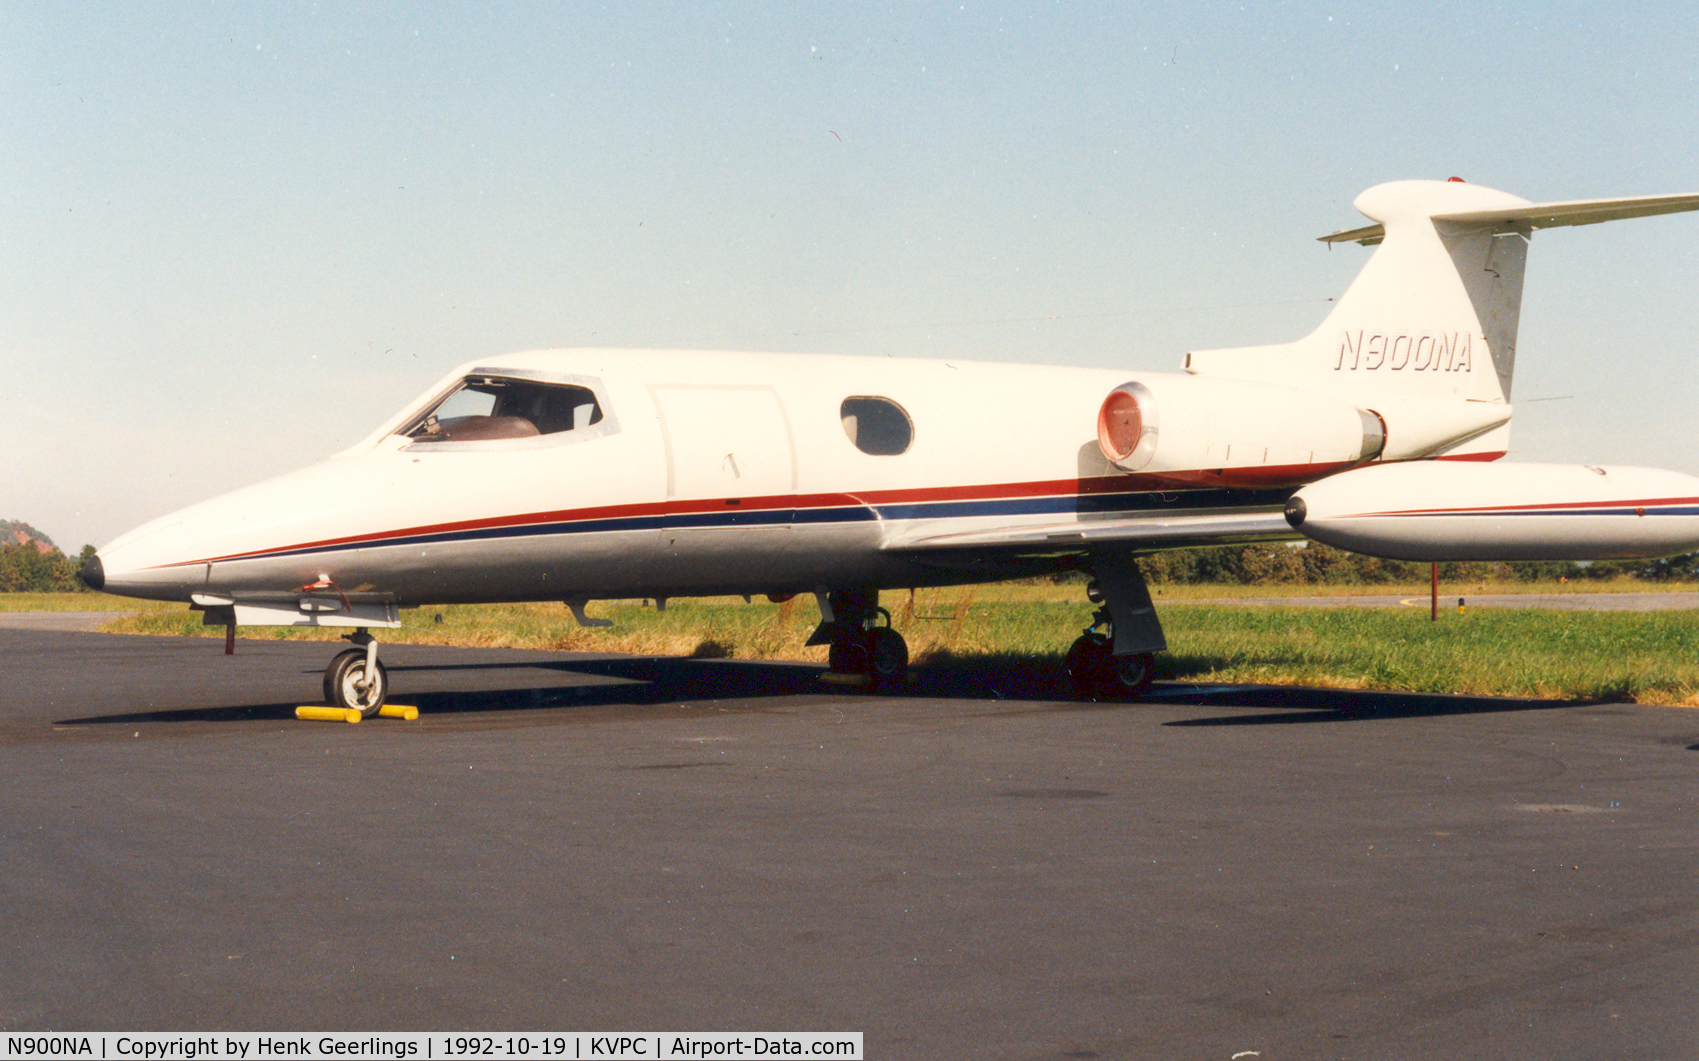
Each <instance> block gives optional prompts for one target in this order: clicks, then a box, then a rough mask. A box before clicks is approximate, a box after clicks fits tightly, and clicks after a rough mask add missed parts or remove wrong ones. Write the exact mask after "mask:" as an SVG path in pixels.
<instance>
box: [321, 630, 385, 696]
mask: <svg viewBox="0 0 1699 1061" xmlns="http://www.w3.org/2000/svg"><path fill="white" fill-rule="evenodd" d="M343 640H345V641H351V642H353V643H354V644H355V645H357V646H359V647H358V648H350V649H347V650H345V651H343V652H340V653H338V654H337V656H336V658H335V659H333V660H331V661H330V666H328V667H326V668H325V671H324V698H325V701H326V702H327V703H329V704H330V705H331V706H333V707H343V708H350V707H351V708H354V709H356V710H358V711H359V712H360V715H361V717H363V718H373V717H376V715H377V713H378V709H379V708H381V707H383V701H384V697H385V696H387V695H389V675H388V673H386V672H385V671H384V669H383V664H382V663H379V662H378V641H377V638H375V637H373V636H372V635H371V634H370V633H368V632H367V631H366V628H365V627H361V628H360V629H358V630H356V631H354V632H353V633H351V634H344V635H343Z"/></svg>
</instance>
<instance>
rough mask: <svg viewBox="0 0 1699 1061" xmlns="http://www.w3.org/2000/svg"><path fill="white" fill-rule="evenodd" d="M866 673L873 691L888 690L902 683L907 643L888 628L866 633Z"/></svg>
mask: <svg viewBox="0 0 1699 1061" xmlns="http://www.w3.org/2000/svg"><path fill="white" fill-rule="evenodd" d="M867 673H868V676H869V677H871V678H872V679H873V687H874V688H875V689H889V688H894V687H896V686H899V685H901V684H902V682H903V675H905V674H907V673H908V642H907V641H904V640H903V635H902V634H899V633H897V632H896V631H895V630H893V629H891V628H890V627H888V626H876V627H874V628H873V629H871V630H869V631H868V632H867Z"/></svg>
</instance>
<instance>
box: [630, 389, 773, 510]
mask: <svg viewBox="0 0 1699 1061" xmlns="http://www.w3.org/2000/svg"><path fill="white" fill-rule="evenodd" d="M653 393H654V395H655V405H656V408H658V409H659V410H660V414H661V432H662V434H663V435H664V436H665V438H666V443H667V497H668V499H669V500H674V499H676V500H680V501H690V500H704V499H708V498H727V499H742V498H747V497H766V496H771V495H775V494H780V495H782V494H791V493H795V492H796V445H795V443H794V442H793V440H792V438H791V430H790V422H789V420H788V419H786V417H785V410H784V406H783V405H782V404H780V402H779V395H778V392H777V391H775V390H774V389H773V388H772V387H748V386H734V385H727V386H718V385H712V384H708V385H695V386H693V385H683V384H669V385H658V386H655V387H654V388H653Z"/></svg>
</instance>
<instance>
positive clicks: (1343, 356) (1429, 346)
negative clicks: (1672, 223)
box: [1186, 181, 1528, 403]
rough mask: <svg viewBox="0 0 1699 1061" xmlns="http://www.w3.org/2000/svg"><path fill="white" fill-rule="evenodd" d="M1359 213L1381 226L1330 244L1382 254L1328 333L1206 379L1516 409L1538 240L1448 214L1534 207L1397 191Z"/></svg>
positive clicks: (1499, 199) (1399, 186) (1205, 360)
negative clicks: (1356, 245) (1527, 286)
mask: <svg viewBox="0 0 1699 1061" xmlns="http://www.w3.org/2000/svg"><path fill="white" fill-rule="evenodd" d="M1355 205H1356V207H1357V209H1358V210H1360V211H1362V212H1363V213H1364V214H1365V215H1366V216H1368V217H1369V218H1370V219H1372V220H1374V221H1376V222H1378V224H1376V225H1372V226H1369V227H1367V228H1363V229H1356V230H1353V231H1351V232H1344V233H1338V234H1337V235H1336V236H1333V237H1328V239H1329V240H1330V241H1333V242H1343V241H1346V240H1352V241H1356V242H1362V243H1367V244H1378V246H1377V247H1376V250H1375V253H1374V255H1373V256H1372V257H1371V258H1370V259H1369V261H1368V264H1366V265H1365V266H1364V267H1363V271H1362V272H1361V273H1359V274H1358V275H1357V278H1356V280H1354V281H1352V283H1351V286H1350V288H1348V289H1347V290H1346V292H1345V294H1344V296H1343V297H1342V298H1340V300H1339V303H1338V305H1336V306H1335V307H1334V308H1333V312H1332V313H1330V314H1328V316H1327V319H1326V320H1325V321H1323V322H1322V324H1321V326H1320V327H1318V328H1317V329H1316V330H1315V331H1313V332H1311V333H1310V334H1309V335H1308V336H1306V337H1305V338H1303V339H1300V340H1298V341H1297V342H1294V343H1283V344H1280V345H1276V346H1256V347H1244V348H1240V349H1236V350H1204V351H1195V352H1193V353H1191V354H1188V355H1187V358H1186V368H1187V370H1188V371H1190V372H1194V373H1199V374H1204V375H1219V376H1231V377H1234V378H1238V379H1256V380H1263V381H1266V382H1271V383H1274V382H1278V383H1285V384H1289V385H1295V386H1320V387H1324V388H1325V389H1328V390H1335V391H1341V392H1344V393H1345V394H1347V395H1351V396H1355V397H1359V398H1361V399H1373V398H1376V397H1380V396H1383V395H1384V396H1400V397H1406V398H1431V399H1452V400H1458V399H1462V400H1467V401H1477V402H1500V403H1502V402H1507V401H1509V399H1510V380H1511V374H1512V371H1513V368H1514V365H1515V362H1516V328H1517V323H1518V320H1519V318H1520V315H1521V309H1522V276H1523V269H1524V266H1525V265H1526V263H1527V257H1528V235H1527V233H1526V232H1523V231H1517V230H1515V229H1514V228H1512V229H1510V230H1508V231H1495V230H1494V229H1495V228H1497V227H1498V226H1487V225H1479V224H1476V225H1466V224H1462V225H1460V224H1454V223H1451V222H1442V221H1438V220H1436V215H1444V214H1452V213H1457V212H1460V211H1470V210H1493V209H1503V208H1507V207H1520V206H1526V205H1528V201H1527V200H1526V199H1520V198H1517V197H1516V196H1514V195H1508V194H1506V193H1504V192H1498V191H1493V190H1492V189H1491V188H1481V187H1477V186H1475V185H1472V184H1462V183H1459V182H1449V181H1396V182H1394V183H1391V184H1382V185H1378V186H1376V187H1374V188H1370V189H1369V190H1368V191H1366V192H1364V193H1363V194H1362V195H1360V196H1358V197H1357V201H1356V204H1355Z"/></svg>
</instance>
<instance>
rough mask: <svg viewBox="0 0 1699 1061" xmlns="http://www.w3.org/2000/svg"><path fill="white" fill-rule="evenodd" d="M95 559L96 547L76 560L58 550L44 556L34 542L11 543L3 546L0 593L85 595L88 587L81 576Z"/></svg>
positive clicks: (86, 551) (0, 560) (0, 552)
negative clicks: (90, 561)
mask: <svg viewBox="0 0 1699 1061" xmlns="http://www.w3.org/2000/svg"><path fill="white" fill-rule="evenodd" d="M93 556H94V546H92V545H85V546H83V551H82V552H81V553H80V554H78V556H77V558H76V559H75V560H73V559H71V558H70V557H68V556H66V555H65V554H64V553H62V552H60V551H59V549H58V547H57V546H55V547H54V548H52V549H49V550H48V551H47V552H42V551H41V550H40V549H38V548H36V545H35V542H34V541H33V540H32V541H27V542H19V541H8V542H6V543H5V544H4V545H0V593H82V592H84V591H86V590H87V589H88V587H87V586H85V585H83V580H82V579H80V578H78V577H77V572H78V571H79V570H81V569H82V566H83V565H84V564H86V563H88V562H89V560H90V559H92V558H93Z"/></svg>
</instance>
